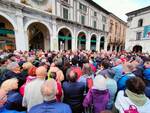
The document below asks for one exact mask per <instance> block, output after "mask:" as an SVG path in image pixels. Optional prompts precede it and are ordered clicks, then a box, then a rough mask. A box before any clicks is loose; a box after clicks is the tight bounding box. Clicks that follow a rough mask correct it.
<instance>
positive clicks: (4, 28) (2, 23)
mask: <svg viewBox="0 0 150 113" xmlns="http://www.w3.org/2000/svg"><path fill="white" fill-rule="evenodd" d="M109 14H110V13H109V12H108V11H107V10H105V9H104V8H102V7H101V6H99V5H97V4H96V3H95V2H93V1H92V0H0V48H1V49H17V50H30V49H44V50H64V49H65V50H68V49H71V50H77V49H85V50H98V51H99V50H101V49H105V50H106V49H107V44H108V42H107V36H108V32H109V23H108V22H109Z"/></svg>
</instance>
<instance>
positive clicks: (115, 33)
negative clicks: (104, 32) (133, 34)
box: [107, 13, 127, 51]
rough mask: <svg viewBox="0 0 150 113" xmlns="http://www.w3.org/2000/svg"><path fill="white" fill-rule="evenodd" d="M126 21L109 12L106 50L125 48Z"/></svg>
mask: <svg viewBox="0 0 150 113" xmlns="http://www.w3.org/2000/svg"><path fill="white" fill-rule="evenodd" d="M126 28H127V23H125V22H124V21H122V20H121V19H120V18H118V17H117V16H115V15H114V14H112V13H111V14H109V33H108V38H107V40H108V41H107V42H108V46H107V50H111V51H121V50H124V48H125V37H126Z"/></svg>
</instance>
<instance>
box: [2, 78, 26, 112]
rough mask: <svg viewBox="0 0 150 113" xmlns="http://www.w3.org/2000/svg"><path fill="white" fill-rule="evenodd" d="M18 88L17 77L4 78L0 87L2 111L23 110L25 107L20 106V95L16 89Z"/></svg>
mask: <svg viewBox="0 0 150 113" xmlns="http://www.w3.org/2000/svg"><path fill="white" fill-rule="evenodd" d="M17 89H18V79H16V78H11V79H7V80H5V81H4V82H3V83H2V85H1V87H0V93H1V94H2V95H1V97H0V101H1V102H2V103H3V105H2V103H1V107H2V108H1V109H3V110H2V112H4V111H5V112H8V111H9V110H16V111H25V108H23V107H22V96H21V95H20V93H19V92H18V91H17Z"/></svg>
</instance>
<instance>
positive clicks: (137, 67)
mask: <svg viewBox="0 0 150 113" xmlns="http://www.w3.org/2000/svg"><path fill="white" fill-rule="evenodd" d="M130 62H131V63H132V65H133V66H134V69H133V71H132V73H133V74H134V75H135V76H137V77H141V78H143V71H144V68H143V60H142V59H141V58H140V57H139V56H137V57H135V59H134V58H133V59H132V60H131V61H130Z"/></svg>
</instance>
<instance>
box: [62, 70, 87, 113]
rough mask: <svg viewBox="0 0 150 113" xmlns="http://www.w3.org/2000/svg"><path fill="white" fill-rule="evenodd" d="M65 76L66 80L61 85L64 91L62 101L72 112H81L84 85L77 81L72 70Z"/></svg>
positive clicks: (75, 74)
mask: <svg viewBox="0 0 150 113" xmlns="http://www.w3.org/2000/svg"><path fill="white" fill-rule="evenodd" d="M67 78H68V81H66V82H64V83H63V85H62V87H63V92H64V99H63V102H64V103H66V104H69V105H70V107H71V109H72V112H73V113H82V112H83V106H82V102H83V98H84V96H83V94H84V90H85V85H84V83H82V82H77V78H78V77H77V73H75V72H74V71H71V72H70V73H69V75H68V77H67Z"/></svg>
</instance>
